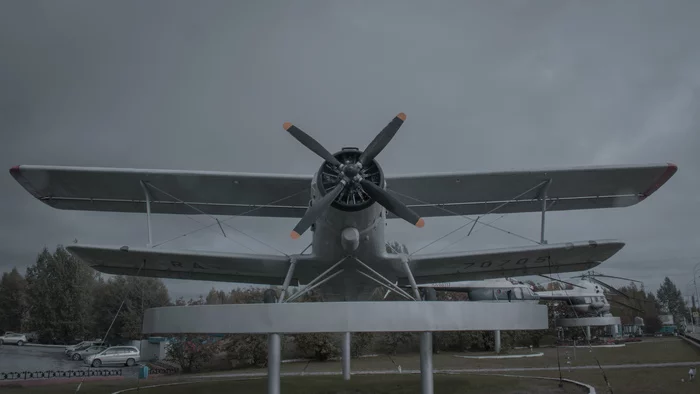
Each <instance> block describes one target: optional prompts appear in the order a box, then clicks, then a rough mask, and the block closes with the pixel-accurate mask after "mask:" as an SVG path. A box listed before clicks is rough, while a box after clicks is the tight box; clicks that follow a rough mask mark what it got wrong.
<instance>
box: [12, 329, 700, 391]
mask: <svg viewBox="0 0 700 394" xmlns="http://www.w3.org/2000/svg"><path fill="white" fill-rule="evenodd" d="M526 352H528V353H529V351H527V350H526ZM533 352H543V353H544V356H541V357H533V358H523V359H465V358H458V357H454V353H450V354H439V355H435V356H434V359H433V366H434V368H435V369H436V370H445V369H473V370H477V371H479V370H483V373H487V371H485V369H489V368H543V367H544V368H547V367H554V368H556V367H557V351H556V349H553V348H543V349H535V350H533ZM567 352H568V355H569V356H570V360H571V364H570V365H571V366H572V367H576V366H587V365H596V360H595V359H596V358H597V359H598V361H599V362H600V364H601V365H602V366H603V369H604V371H605V374H606V376H607V378H608V381H609V382H610V385H611V386H612V388H613V391H614V393H615V394H620V393H630V394H633V393H634V394H645V393H699V392H700V381H696V382H685V383H682V382H681V378H685V379H687V372H688V367H648V368H636V367H635V368H630V369H612V368H606V365H616V364H646V363H649V364H651V363H671V362H688V361H690V362H698V366H700V348H698V347H696V346H693V345H690V344H688V343H686V342H685V341H683V340H682V339H680V338H660V339H654V340H649V341H645V342H642V343H634V344H628V345H627V346H625V347H620V348H593V349H591V350H589V349H588V348H577V349H576V357H575V358H574V352H573V349H572V348H560V349H559V356H560V359H561V363H562V374H563V377H564V378H569V379H573V380H577V381H581V382H584V383H588V384H590V385H593V386H594V387H596V389H597V390H598V393H607V392H608V391H607V385H606V382H605V380H604V378H603V375H602V373H601V371H600V370H599V369H597V368H596V369H590V370H572V371H571V372H568V369H567V364H566V355H567ZM462 354H463V353H462ZM351 365H352V370H353V371H355V372H361V371H370V370H384V371H396V369H397V368H396V365H401V367H402V369H403V370H404V371H408V370H417V369H419V357H418V355H417V354H407V355H398V356H392V357H389V356H378V357H369V358H362V359H353V360H352V363H351ZM340 370H341V367H340V362H338V361H332V362H324V363H321V362H311V363H303V362H301V363H285V364H282V372H283V373H284V372H301V371H305V372H307V373H313V372H340ZM236 372H255V373H259V374H264V373H265V372H266V370H265V369H246V370H237V371H226V373H236ZM220 373H221V372H219V373H210V374H200V376H202V375H204V376H207V375H209V377H208V378H207V379H206V380H204V379H202V381H198V382H197V383H192V384H186V385H181V386H168V387H162V388H152V389H145V390H144V389H142V390H144V391H146V392H147V393H154V394H157V393H167V394H178V393H189V392H201V393H213V394H216V393H219V392H221V393H224V392H225V393H229V392H232V393H259V392H266V387H267V380H266V379H265V378H262V379H249V380H242V379H239V380H231V378H230V377H229V378H224V377H217V376H216V375H217V374H220ZM502 373H504V374H511V375H529V376H550V377H558V376H559V374H558V372H557V371H541V370H540V371H511V372H502ZM187 379H191V376H188V375H182V376H172V377H157V378H154V379H148V380H146V381H141V382H140V386H141V387H144V386H149V385H154V384H159V383H169V382H183V381H186V380H187ZM216 379H220V380H221V379H227V380H223V381H216ZM434 379H435V392H437V393H441V394H442V393H464V392H489V393H495V394H498V393H509V394H514V393H580V392H582V390H581V389H580V388H579V387H577V386H572V385H570V384H568V385H565V386H564V388H563V389H560V388H559V387H558V386H557V383H558V382H556V381H544V380H534V379H527V378H512V377H496V376H487V375H483V374H460V375H445V374H442V375H441V374H436V375H435V377H434ZM136 385H137V382H136V381H135V380H133V379H129V380H121V381H101V382H86V383H84V384H83V386H82V387H81V389H80V392H79V393H90V394H92V393H95V394H103V393H104V394H108V393H112V392H114V391H117V390H119V389H124V388H129V387H136ZM76 387H77V383H70V384H52V385H49V386H27V387H12V386H0V392H2V393H3V394H5V393H8V394H33V393H46V394H55V393H66V394H68V393H75V389H76ZM282 391H283V392H284V393H285V394H289V393H309V394H313V393H323V394H350V393H352V394H364V393H387V394H398V393H419V392H420V375H418V374H403V375H398V374H394V375H365V376H361V375H353V376H352V379H351V381H350V382H344V381H343V380H342V378H341V377H340V376H305V377H283V378H282Z"/></svg>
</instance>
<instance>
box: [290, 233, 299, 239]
mask: <svg viewBox="0 0 700 394" xmlns="http://www.w3.org/2000/svg"><path fill="white" fill-rule="evenodd" d="M289 236H290V237H292V239H299V237H301V234H299V233H298V232H296V231H292V233H291V234H289Z"/></svg>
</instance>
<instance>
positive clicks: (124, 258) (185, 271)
mask: <svg viewBox="0 0 700 394" xmlns="http://www.w3.org/2000/svg"><path fill="white" fill-rule="evenodd" d="M66 249H68V251H69V252H70V253H72V254H73V255H75V256H76V257H77V258H79V259H80V260H82V261H84V262H85V263H86V264H88V265H89V266H91V267H92V268H94V269H96V270H97V271H100V272H104V273H106V274H114V275H131V276H147V277H154V278H173V279H193V280H208V281H219V282H237V283H254V284H263V285H281V284H282V283H283V282H284V278H285V276H286V275H287V270H288V268H289V265H290V260H289V257H286V256H274V255H254V254H229V253H212V252H197V251H177V250H170V251H164V250H159V249H149V248H127V247H121V248H119V247H113V246H94V245H79V246H78V245H71V246H68V247H66ZM306 257H307V256H295V258H297V259H298V260H303V259H304V258H306ZM301 265H302V264H300V266H301ZM295 273H298V272H297V271H296V270H295ZM292 279H293V283H296V282H297V281H298V280H297V278H296V277H295V278H292Z"/></svg>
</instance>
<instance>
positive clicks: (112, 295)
mask: <svg viewBox="0 0 700 394" xmlns="http://www.w3.org/2000/svg"><path fill="white" fill-rule="evenodd" d="M93 297H94V303H93V305H92V316H93V318H94V322H95V324H94V328H93V334H94V335H96V336H97V337H99V338H102V337H104V336H105V335H107V337H108V338H111V339H140V338H141V327H142V324H143V315H144V312H145V311H146V309H149V308H157V307H162V306H167V305H169V304H170V296H169V294H168V289H167V288H166V287H165V284H164V283H163V282H162V281H161V280H160V279H156V278H142V277H135V276H115V277H112V278H110V279H109V280H108V281H104V280H103V279H102V278H100V279H98V281H97V285H96V286H95V289H94V292H93ZM122 301H123V305H122ZM120 307H121V310H120ZM117 312H118V313H119V316H117ZM115 316H117V317H116V320H115ZM112 321H114V324H113V325H112ZM110 325H112V328H111V330H110V328H109V327H110ZM108 330H109V334H108V333H107V331H108Z"/></svg>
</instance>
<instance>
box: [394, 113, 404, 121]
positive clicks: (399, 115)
mask: <svg viewBox="0 0 700 394" xmlns="http://www.w3.org/2000/svg"><path fill="white" fill-rule="evenodd" d="M396 117H397V118H399V119H401V120H406V114H405V113H403V112H399V114H398V115H396Z"/></svg>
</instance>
